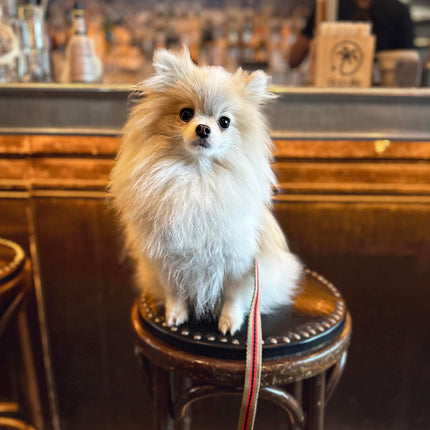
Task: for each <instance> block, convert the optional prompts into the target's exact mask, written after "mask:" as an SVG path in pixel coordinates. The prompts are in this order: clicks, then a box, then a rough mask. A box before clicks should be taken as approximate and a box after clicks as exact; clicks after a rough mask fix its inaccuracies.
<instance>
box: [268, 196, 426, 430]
mask: <svg viewBox="0 0 430 430" xmlns="http://www.w3.org/2000/svg"><path fill="white" fill-rule="evenodd" d="M275 209H276V213H277V216H278V218H279V219H280V221H281V223H282V225H283V227H284V229H285V231H286V232H287V235H288V237H289V239H290V244H291V246H292V248H293V249H295V250H296V251H297V252H298V253H299V255H300V256H301V257H302V259H303V260H304V262H305V263H306V264H307V265H309V266H310V267H312V268H314V269H315V270H317V271H319V272H320V273H322V274H323V275H324V276H326V277H327V278H328V279H330V280H331V281H332V282H333V283H334V284H335V285H336V286H337V287H338V288H339V289H340V291H341V292H342V294H343V295H344V297H345V299H346V302H347V304H348V307H349V309H350V312H351V314H352V318H353V339H352V344H351V347H350V351H349V358H348V363H347V366H346V370H345V374H344V376H343V378H342V380H341V383H340V386H339V387H338V389H337V391H336V392H335V395H334V396H333V399H332V400H331V402H330V404H329V409H328V411H327V426H326V427H327V429H333V430H337V429H348V430H350V429H351V430H362V429H378V430H383V429H388V428H396V429H411V430H412V429H413V430H419V429H422V430H424V429H425V428H426V426H427V425H428V422H429V420H430V412H429V409H428V396H429V393H430V391H429V386H430V370H429V367H428V363H429V362H430V325H429V323H428V321H429V315H430V298H429V289H428V287H429V285H430V265H429V264H428V262H429V261H430V202H429V203H427V204H420V203H415V204H413V203H409V204H404V203H402V202H398V203H396V201H395V199H394V201H392V202H391V203H378V202H377V200H375V201H374V202H373V203H369V202H360V198H359V197H358V198H356V201H355V202H342V201H338V202H329V203H324V202H320V203H316V202H313V201H312V200H311V199H309V201H307V202H284V203H278V204H276V205H275Z"/></svg>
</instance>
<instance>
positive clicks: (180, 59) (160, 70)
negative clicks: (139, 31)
mask: <svg viewBox="0 0 430 430" xmlns="http://www.w3.org/2000/svg"><path fill="white" fill-rule="evenodd" d="M153 64H154V68H155V72H156V75H158V76H159V77H161V78H162V79H163V81H164V82H165V83H169V84H171V83H174V82H175V81H177V80H179V79H181V78H185V77H187V75H188V74H189V72H190V70H191V68H192V66H193V63H192V61H191V56H190V51H189V49H188V48H187V47H186V46H184V47H183V48H182V51H181V52H179V53H173V52H171V51H167V50H166V49H159V50H157V51H155V53H154V62H153Z"/></svg>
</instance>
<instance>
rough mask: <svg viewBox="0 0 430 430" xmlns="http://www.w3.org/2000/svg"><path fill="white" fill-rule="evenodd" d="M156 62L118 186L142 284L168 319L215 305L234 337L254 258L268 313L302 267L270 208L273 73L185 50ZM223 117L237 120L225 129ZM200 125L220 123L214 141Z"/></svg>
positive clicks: (118, 168)
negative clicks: (267, 113) (201, 61)
mask: <svg viewBox="0 0 430 430" xmlns="http://www.w3.org/2000/svg"><path fill="white" fill-rule="evenodd" d="M154 66H155V70H156V73H155V75H154V76H153V77H151V78H150V79H148V80H147V81H144V82H143V83H142V84H140V86H139V88H138V90H139V91H140V92H141V93H142V94H143V98H142V100H141V101H140V103H139V104H137V105H136V106H135V107H134V109H133V111H132V112H131V115H130V118H129V120H128V122H127V124H126V126H125V128H124V137H123V141H122V145H121V149H120V151H119V155H118V158H117V162H116V165H115V167H114V169H113V171H112V174H111V187H110V192H111V194H112V196H113V200H114V204H115V206H116V208H117V209H118V212H119V214H120V217H121V220H122V223H123V225H124V228H125V232H126V238H127V245H128V249H129V250H130V253H131V254H132V256H133V257H134V258H135V260H136V262H137V278H138V283H139V284H140V286H141V288H142V289H144V290H145V289H147V288H148V287H147V286H148V285H152V288H151V291H149V293H150V294H151V295H152V296H154V297H155V298H157V299H159V300H160V301H162V302H163V303H164V304H165V306H166V321H167V323H168V325H179V324H182V323H184V322H185V321H186V320H187V319H188V316H189V311H190V309H192V310H193V311H194V313H195V315H196V316H197V318H201V317H203V316H205V315H208V314H216V316H217V317H218V318H219V320H218V321H219V322H218V325H219V329H220V331H221V332H223V333H227V332H230V333H232V334H233V333H234V332H236V331H237V330H238V329H240V327H241V325H242V323H243V320H244V316H245V315H246V313H247V311H248V309H249V305H250V302H251V296H252V291H253V262H254V259H255V258H257V259H258V261H259V264H260V272H261V311H262V312H263V313H269V312H271V311H272V310H273V309H274V308H275V307H277V306H280V305H285V304H287V303H288V302H289V301H290V300H291V297H292V294H293V292H294V289H295V287H296V285H297V282H298V280H299V277H300V274H301V265H300V263H299V261H298V259H297V258H296V257H295V256H294V255H293V254H292V253H290V252H289V250H288V247H287V244H286V241H285V238H284V236H283V234H282V232H281V229H280V227H279V225H278V223H277V222H276V220H275V218H274V217H273V215H272V213H271V210H270V202H271V186H272V184H274V182H275V178H274V176H273V173H272V171H271V167H270V158H271V149H272V147H271V140H270V137H269V135H268V132H267V128H266V124H265V121H264V118H263V116H262V113H261V108H262V106H263V104H264V103H265V102H266V101H267V100H268V99H270V98H271V97H272V95H271V94H270V93H269V92H268V91H267V85H268V77H267V76H266V75H265V74H264V73H263V72H260V71H257V72H254V73H251V74H249V73H247V72H244V71H242V70H240V69H239V70H238V71H237V72H236V73H235V74H233V75H232V74H229V73H227V72H226V71H225V70H224V69H222V68H219V67H202V68H199V67H197V66H196V65H194V64H193V63H192V62H191V59H190V56H189V52H188V50H187V49H186V48H184V49H183V51H182V52H181V53H180V54H173V53H171V52H168V51H165V50H160V51H157V52H156V54H155V62H154ZM186 107H188V108H192V109H193V110H194V116H193V118H192V119H191V120H190V121H189V122H184V121H182V120H181V118H180V111H181V109H183V108H186ZM221 116H227V117H228V118H230V121H231V122H230V126H229V127H228V128H227V129H222V128H221V127H220V126H219V124H218V120H219V118H220V117H221ZM198 124H205V125H207V126H209V127H210V129H211V133H210V136H209V137H208V138H207V145H206V146H207V147H203V146H201V145H199V144H198V142H199V139H198V138H197V135H196V126H197V125H198ZM149 279H151V282H150V281H149ZM218 310H220V311H218Z"/></svg>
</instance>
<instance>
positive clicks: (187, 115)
mask: <svg viewBox="0 0 430 430" xmlns="http://www.w3.org/2000/svg"><path fill="white" fill-rule="evenodd" d="M193 116H194V111H193V110H192V109H191V108H183V109H181V112H179V118H181V120H182V121H184V122H189V121H191V118H192V117H193Z"/></svg>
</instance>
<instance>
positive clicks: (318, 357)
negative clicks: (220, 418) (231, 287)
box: [131, 269, 351, 430]
mask: <svg viewBox="0 0 430 430" xmlns="http://www.w3.org/2000/svg"><path fill="white" fill-rule="evenodd" d="M131 318H132V323H133V328H134V331H135V334H136V339H137V341H136V350H135V351H136V354H137V356H138V357H139V359H140V362H141V365H142V369H143V373H144V376H145V380H146V383H147V385H148V386H149V387H150V389H151V391H152V401H153V404H152V410H153V422H154V428H155V429H157V430H161V429H163V430H166V429H171V428H173V427H174V426H175V428H178V427H177V426H180V428H181V429H186V428H189V423H190V416H187V410H188V407H189V406H190V405H191V404H192V403H194V402H195V401H197V400H199V399H202V398H207V397H212V396H218V395H226V394H241V391H242V389H243V382H244V375H245V343H246V328H245V329H243V330H242V331H241V332H240V333H239V334H238V335H237V336H223V335H222V334H220V333H219V332H218V330H217V326H216V322H214V321H213V322H205V323H196V322H195V321H192V320H191V321H190V322H189V323H186V324H184V325H182V326H180V327H167V324H166V323H165V320H164V309H163V308H160V307H157V306H155V305H154V304H153V303H151V301H150V299H148V298H146V297H145V296H142V297H140V298H139V299H138V300H137V301H136V302H135V304H134V306H133V309H132V316H131ZM262 326H263V339H264V344H263V365H262V375H261V389H260V398H263V399H268V400H270V401H272V402H274V403H276V404H277V405H279V406H280V407H281V408H283V409H284V410H285V412H286V414H287V416H288V418H289V422H290V427H291V426H292V427H293V428H301V429H307V430H310V429H312V430H322V429H323V423H324V408H325V403H326V401H327V400H328V399H329V397H330V396H331V394H332V393H333V391H334V388H335V386H336V384H337V382H338V381H339V379H340V377H341V374H342V370H343V367H344V365H345V361H346V354H347V348H348V345H349V343H350V337H351V318H350V316H349V314H348V312H347V310H346V306H345V302H344V300H343V299H342V297H341V295H340V293H339V292H338V291H337V290H336V288H335V287H334V286H333V285H332V284H331V283H329V282H328V281H327V280H325V279H324V278H323V277H322V276H320V275H318V274H317V273H315V272H312V271H310V270H307V269H306V270H305V276H304V279H303V281H302V284H301V288H300V291H299V293H298V295H297V296H296V299H295V301H294V303H293V304H292V305H291V306H290V307H288V308H284V309H280V310H279V311H277V312H276V314H274V315H271V316H263V318H262ZM178 382H179V383H178ZM238 414H239V411H238ZM185 416H187V419H186V420H184V417H185ZM257 420H258V417H257ZM232 428H233V427H232ZM286 428H287V427H286ZM288 428H289V427H288Z"/></svg>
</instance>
